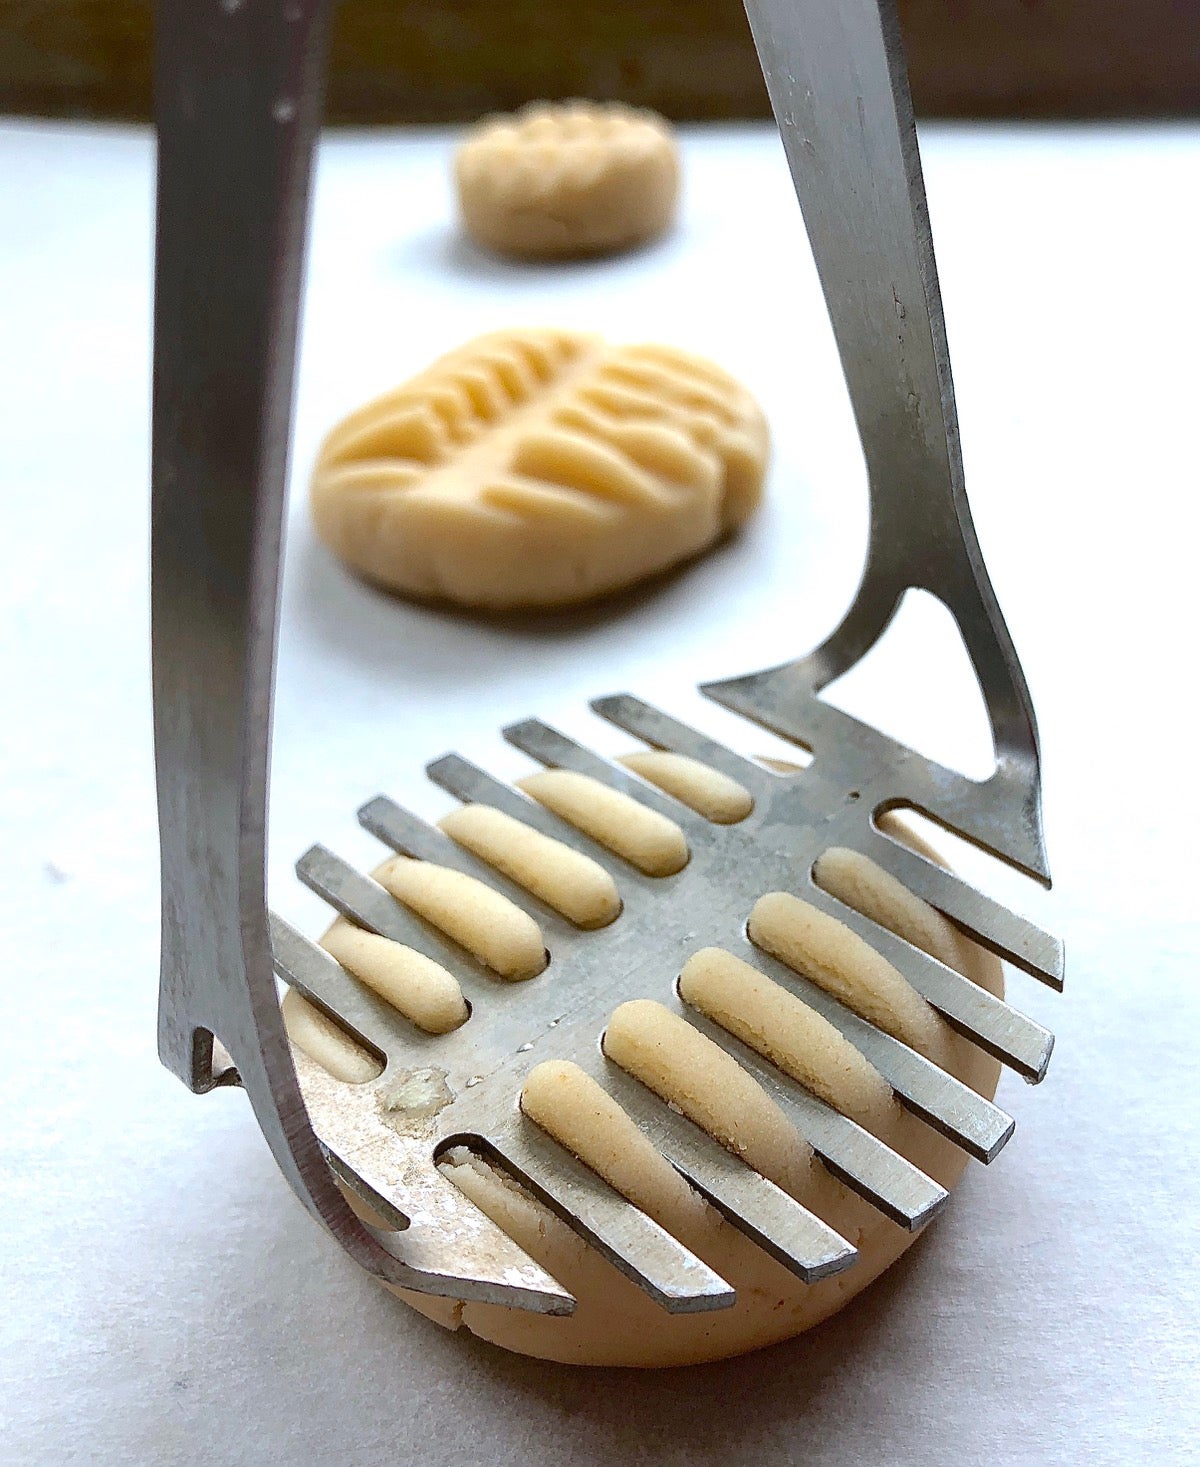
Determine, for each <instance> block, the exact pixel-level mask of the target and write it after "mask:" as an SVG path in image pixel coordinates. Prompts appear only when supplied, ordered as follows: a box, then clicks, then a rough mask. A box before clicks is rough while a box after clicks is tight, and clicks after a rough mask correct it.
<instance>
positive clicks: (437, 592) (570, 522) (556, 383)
mask: <svg viewBox="0 0 1200 1467" xmlns="http://www.w3.org/2000/svg"><path fill="white" fill-rule="evenodd" d="M767 456H768V437H767V426H766V421H765V419H764V417H763V414H762V411H761V409H760V408H759V406H758V404H757V402H756V401H755V400H754V398H753V396H752V395H751V394H750V393H749V392H748V391H747V390H746V389H745V388H744V387H743V386H742V385H741V384H740V383H739V382H737V381H736V380H735V379H734V378H733V377H731V376H730V375H729V374H728V373H727V372H724V371H722V369H721V368H720V367H718V366H716V365H715V364H714V363H712V362H709V361H707V360H706V359H704V358H703V357H698V356H695V355H693V354H691V353H689V352H685V351H680V350H677V349H675V348H673V347H667V346H620V347H617V346H610V345H608V344H607V343H605V342H603V341H602V340H600V338H599V337H596V336H590V335H586V334H583V333H580V332H573V331H554V330H520V331H517V330H514V331H505V332H497V333H494V334H491V335H488V336H482V337H478V338H477V339H476V340H474V341H471V342H468V343H467V344H466V345H465V346H462V347H460V348H459V349H458V350H457V351H453V352H451V353H450V354H449V355H447V356H445V357H442V358H441V359H440V360H438V361H436V362H434V364H433V365H432V366H431V367H429V368H428V369H427V370H426V371H424V372H422V373H421V374H420V375H419V376H417V377H414V378H413V379H412V380H411V381H409V382H407V383H405V384H404V385H403V386H401V387H398V388H396V389H395V390H394V391H392V392H389V393H388V394H386V396H384V397H381V398H379V399H377V400H376V401H374V402H370V403H368V404H366V406H364V407H362V408H360V409H359V410H358V411H357V412H354V413H352V414H351V415H350V416H349V417H348V418H346V419H344V420H343V421H342V422H341V423H339V424H338V425H337V426H336V427H335V428H333V429H332V431H331V432H330V433H329V435H328V437H327V438H326V440H325V442H324V444H323V445H322V447H321V450H320V453H319V454H318V458H317V463H316V466H315V468H314V470H313V476H312V489H311V505H312V514H313V522H314V524H315V526H316V530H317V533H318V535H319V536H320V537H321V539H322V540H323V541H324V542H325V544H326V545H327V546H328V547H329V548H330V549H331V550H332V551H333V552H334V554H335V555H337V556H338V557H339V558H340V559H341V560H343V561H344V562H345V563H346V564H347V565H348V566H350V568H351V569H352V570H354V571H356V572H357V573H358V574H359V575H361V576H363V577H365V578H366V579H368V580H370V581H372V582H375V583H376V584H378V585H381V586H385V587H387V588H388V589H390V590H393V591H397V592H400V593H401V594H403V595H407V596H411V597H415V598H417V599H420V600H432V601H451V602H456V603H458V604H459V605H463V606H471V607H479V608H485V609H490V610H505V609H511V608H523V607H524V608H533V607H551V606H561V605H564V604H568V603H572V602H579V601H586V600H589V599H591V598H593V597H596V596H601V595H604V594H607V593H609V592H612V591H616V590H619V589H621V588H623V587H626V586H630V585H633V584H634V583H635V582H637V581H640V580H643V579H645V578H646V577H648V576H652V575H655V574H658V573H660V572H662V571H665V570H667V569H668V568H670V567H671V566H674V565H677V564H679V563H680V562H682V561H685V560H689V559H691V558H692V557H693V556H696V555H698V554H700V553H701V552H702V551H704V550H707V549H708V548H709V547H710V546H712V545H713V544H715V543H716V542H717V541H718V540H720V539H721V538H722V537H724V536H725V535H727V534H729V533H730V532H732V531H733V530H735V529H737V528H738V526H740V525H741V524H742V523H743V522H744V521H745V519H746V518H747V517H748V516H749V515H750V514H751V513H752V512H753V510H754V509H755V507H756V506H757V504H758V502H759V499H760V497H761V494H762V485H763V477H764V475H765V472H766V466H767Z"/></svg>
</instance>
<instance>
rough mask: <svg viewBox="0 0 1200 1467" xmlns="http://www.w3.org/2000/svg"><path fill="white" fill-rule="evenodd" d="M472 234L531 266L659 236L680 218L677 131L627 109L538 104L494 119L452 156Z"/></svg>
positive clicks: (656, 117)
mask: <svg viewBox="0 0 1200 1467" xmlns="http://www.w3.org/2000/svg"><path fill="white" fill-rule="evenodd" d="M455 177H456V181H457V185H458V200H459V207H460V208H461V210H462V217H463V221H464V223H465V225H466V228H467V232H468V234H470V235H471V236H472V238H473V239H474V240H475V241H476V242H477V243H479V244H481V245H483V246H484V247H485V248H487V249H491V250H496V251H497V252H499V253H500V254H505V255H516V256H518V257H521V258H525V259H550V258H553V257H556V256H559V257H561V256H570V255H591V254H603V253H606V252H608V251H612V250H621V249H627V248H629V247H630V246H632V245H637V244H641V243H642V242H643V241H645V240H649V239H653V238H654V237H655V236H656V235H659V234H662V233H663V231H664V230H665V229H666V228H667V227H668V226H669V225H670V223H671V221H672V219H673V218H674V215H675V205H676V201H677V199H678V196H679V154H678V151H677V149H676V146H675V139H674V135H673V133H672V130H671V127H670V124H669V123H668V122H667V121H666V120H665V119H664V118H662V117H660V116H659V115H658V114H657V113H655V112H648V111H645V110H643V109H640V108H633V107H626V106H625V105H624V104H622V103H620V102H534V103H532V104H531V105H530V106H528V107H523V108H522V109H521V110H520V111H519V112H514V113H510V114H506V115H504V116H497V117H488V118H485V119H484V120H483V121H482V122H480V123H479V124H478V125H477V126H476V127H475V128H474V129H472V131H471V132H470V133H469V134H468V136H467V138H466V140H465V141H464V142H463V144H462V146H461V147H460V148H459V150H458V154H457V157H456V159H455Z"/></svg>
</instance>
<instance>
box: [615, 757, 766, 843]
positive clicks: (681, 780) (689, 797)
mask: <svg viewBox="0 0 1200 1467" xmlns="http://www.w3.org/2000/svg"><path fill="white" fill-rule="evenodd" d="M620 762H621V763H622V764H624V766H625V768H626V769H632V770H633V772H634V774H640V775H641V777H642V778H643V779H644V780H647V781H648V782H649V783H650V784H653V785H657V786H658V788H659V789H660V790H665V791H666V793H667V794H669V795H674V796H675V798H676V799H677V800H679V801H680V802H681V803H682V804H684V805H687V806H688V808H689V809H691V810H695V812H696V814H697V815H703V816H704V818H705V820H711V821H712V822H713V823H714V825H736V824H737V822H738V821H739V820H745V818H746V816H747V815H749V813H750V812H751V810H753V809H754V797H753V795H751V793H750V791H749V790H748V789H747V788H746V787H745V785H741V784H739V783H738V782H737V780H736V779H730V778H729V776H728V775H727V774H721V773H720V772H719V771H718V770H716V769H710V768H709V766H708V765H707V764H701V763H700V762H699V760H697V759H689V758H688V757H687V756H686V755H685V754H671V753H668V751H667V750H666V749H647V750H646V751H645V752H644V753H641V754H623V755H622V756H621V761H620Z"/></svg>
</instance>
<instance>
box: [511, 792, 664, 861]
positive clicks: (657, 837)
mask: <svg viewBox="0 0 1200 1467" xmlns="http://www.w3.org/2000/svg"><path fill="white" fill-rule="evenodd" d="M517 784H518V786H519V787H520V788H521V789H523V790H524V791H525V793H526V794H527V795H532V796H533V798H534V799H535V800H536V801H537V802H538V804H539V805H545V807H546V809H547V810H553V811H554V813H555V814H556V815H560V816H561V817H562V818H563V819H564V820H566V821H569V822H570V824H572V825H574V826H575V828H576V829H577V830H581V831H583V833H584V834H585V835H590V836H591V837H592V839H593V840H594V841H598V842H599V844H600V845H602V846H605V847H606V848H607V849H608V850H610V851H612V852H613V854H614V855H617V856H620V857H622V858H623V859H624V860H626V861H628V862H629V864H630V865H631V866H636V867H637V868H638V870H639V871H643V872H645V874H646V875H647V876H673V875H674V874H675V872H676V871H682V870H683V868H684V867H685V866H686V865H687V861H688V845H687V840H686V838H685V837H684V834H683V831H682V830H680V828H679V826H678V825H676V824H675V822H674V821H673V820H668V819H667V817H666V816H665V815H660V814H659V813H658V811H657V810H648V809H647V808H646V806H645V805H642V804H640V803H639V802H638V801H637V800H634V799H631V798H630V796H629V795H625V794H622V793H621V791H620V790H613V789H609V787H608V786H607V785H604V784H601V783H600V781H599V780H596V779H592V778H591V776H590V775H587V774H578V773H576V771H575V770H573V769H546V770H543V771H541V772H540V773H538V774H530V775H528V776H527V777H526V778H525V779H520V780H518V781H517Z"/></svg>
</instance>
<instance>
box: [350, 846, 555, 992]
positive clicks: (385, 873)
mask: <svg viewBox="0 0 1200 1467" xmlns="http://www.w3.org/2000/svg"><path fill="white" fill-rule="evenodd" d="M371 874H372V875H373V876H374V878H375V880H376V881H378V882H379V884H380V886H382V887H385V888H386V889H387V890H388V891H390V892H391V894H392V895H393V896H394V897H395V898H396V899H397V901H401V902H403V903H404V904H405V906H407V907H411V908H412V910H413V911H414V912H416V913H418V915H420V916H422V917H424V918H425V919H426V920H427V921H429V922H432V923H433V925H434V926H435V927H438V928H440V929H441V931H443V932H444V933H445V934H446V936H447V937H451V938H453V939H454V941H455V942H457V943H459V944H460V945H461V946H463V947H465V948H466V949H467V951H468V952H469V953H473V954H474V955H475V957H477V958H478V959H479V961H480V962H481V963H486V964H487V966H488V967H489V968H491V969H492V971H493V972H495V973H498V974H499V975H500V977H501V978H508V979H510V980H512V981H514V982H516V981H520V980H521V979H525V978H536V977H537V975H538V974H539V973H540V972H542V970H543V969H544V968H545V966H546V943H545V940H544V939H543V937H542V930H541V928H540V927H539V926H538V925H537V923H536V922H535V921H534V920H533V918H532V917H531V916H530V915H529V914H528V912H523V911H522V910H521V908H520V907H518V906H516V905H515V904H514V903H513V902H510V901H509V899H508V898H507V897H506V896H501V895H500V893H499V892H497V891H493V890H492V888H491V887H490V886H487V885H485V884H484V883H483V882H482V881H476V880H475V878H474V877H473V876H467V875H465V874H464V873H463V872H461V871H452V870H451V869H450V868H449V867H448V866H435V865H434V864H433V863H432V862H429V861H414V860H412V859H411V858H410V857H409V856H394V857H393V858H392V859H391V860H390V861H385V862H384V864H383V865H382V866H380V867H378V868H377V869H376V870H375V871H373V872H372V873H371ZM334 925H335V926H336V925H337V924H336V923H335V924H334Z"/></svg>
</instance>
